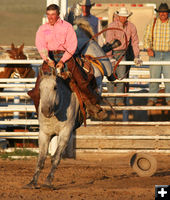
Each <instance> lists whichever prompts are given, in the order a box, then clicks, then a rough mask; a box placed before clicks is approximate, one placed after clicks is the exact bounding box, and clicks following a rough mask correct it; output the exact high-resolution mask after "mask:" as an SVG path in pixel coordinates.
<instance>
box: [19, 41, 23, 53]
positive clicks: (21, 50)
mask: <svg viewBox="0 0 170 200" xmlns="http://www.w3.org/2000/svg"><path fill="white" fill-rule="evenodd" d="M23 49H24V43H23V44H22V45H21V46H20V47H19V49H18V52H19V53H21V52H23Z"/></svg>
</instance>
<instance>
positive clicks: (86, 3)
mask: <svg viewBox="0 0 170 200" xmlns="http://www.w3.org/2000/svg"><path fill="white" fill-rule="evenodd" d="M79 5H80V6H94V5H95V3H91V1H90V0H81V2H80V3H79Z"/></svg>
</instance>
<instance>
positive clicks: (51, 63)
mask: <svg viewBox="0 0 170 200" xmlns="http://www.w3.org/2000/svg"><path fill="white" fill-rule="evenodd" d="M46 62H47V64H48V66H50V67H55V62H54V61H53V60H51V59H47V60H46Z"/></svg>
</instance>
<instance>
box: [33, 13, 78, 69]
mask: <svg viewBox="0 0 170 200" xmlns="http://www.w3.org/2000/svg"><path fill="white" fill-rule="evenodd" d="M47 17H48V23H46V24H43V25H41V26H40V27H39V29H38V31H37V33H36V40H35V43H36V47H37V49H38V51H39V53H40V55H41V57H42V58H43V60H45V61H47V62H48V64H49V65H53V64H54V62H52V60H51V59H50V58H49V51H56V50H61V51H64V54H63V56H62V57H61V59H60V61H59V64H58V66H56V67H59V65H60V63H65V62H66V61H67V60H69V59H70V58H71V57H72V56H73V54H74V53H75V51H76V49H77V37H76V33H75V31H74V29H73V27H72V25H71V24H70V23H68V22H66V21H64V20H61V19H60V18H59V16H57V17H58V19H56V16H54V15H53V13H50V12H48V11H47ZM61 66H62V67H63V65H62V64H61ZM61 66H60V67H61Z"/></svg>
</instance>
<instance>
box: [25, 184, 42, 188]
mask: <svg viewBox="0 0 170 200" xmlns="http://www.w3.org/2000/svg"><path fill="white" fill-rule="evenodd" d="M23 189H40V186H38V185H34V184H30V183H29V184H27V185H24V186H23Z"/></svg>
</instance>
